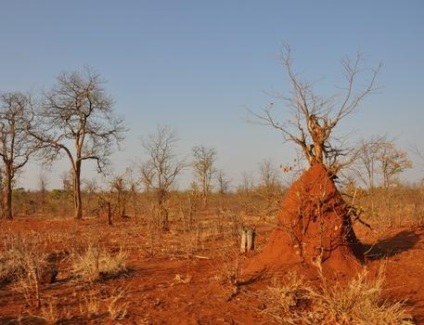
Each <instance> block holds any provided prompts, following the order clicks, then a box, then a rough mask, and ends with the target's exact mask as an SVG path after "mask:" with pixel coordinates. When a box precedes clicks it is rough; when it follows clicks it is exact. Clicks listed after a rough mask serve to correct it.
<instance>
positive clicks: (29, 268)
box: [0, 235, 47, 308]
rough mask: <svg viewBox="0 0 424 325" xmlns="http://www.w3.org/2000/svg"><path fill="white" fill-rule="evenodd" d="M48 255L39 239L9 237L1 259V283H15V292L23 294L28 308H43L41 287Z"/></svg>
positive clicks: (17, 236)
mask: <svg viewBox="0 0 424 325" xmlns="http://www.w3.org/2000/svg"><path fill="white" fill-rule="evenodd" d="M46 257H47V255H46V254H44V253H43V252H42V249H41V248H40V239H39V238H38V237H35V238H31V237H23V236H20V235H9V236H7V237H6V239H5V241H4V251H3V254H2V256H1V258H0V281H1V282H14V286H13V288H14V290H15V291H17V292H19V293H21V294H23V295H24V297H25V300H26V302H27V304H28V306H32V307H38V308H39V307H41V294H40V286H41V280H42V276H43V274H44V273H45V271H46V268H47V261H46Z"/></svg>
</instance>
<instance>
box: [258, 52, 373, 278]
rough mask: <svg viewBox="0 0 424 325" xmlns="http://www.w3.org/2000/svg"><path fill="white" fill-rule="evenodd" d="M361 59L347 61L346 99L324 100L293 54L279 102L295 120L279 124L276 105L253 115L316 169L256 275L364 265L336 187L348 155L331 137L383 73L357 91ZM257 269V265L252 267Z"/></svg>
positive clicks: (287, 201) (288, 205) (293, 192)
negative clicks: (297, 266) (294, 266)
mask: <svg viewBox="0 0 424 325" xmlns="http://www.w3.org/2000/svg"><path fill="white" fill-rule="evenodd" d="M361 61H362V60H361V56H360V55H358V56H357V57H356V59H355V60H354V61H351V60H349V59H346V60H344V61H343V68H344V76H345V79H346V86H345V88H342V90H343V91H344V92H343V93H342V94H338V95H335V96H331V97H328V98H326V97H323V96H319V95H317V94H316V93H315V92H314V89H313V87H312V84H310V83H307V82H303V81H301V80H300V78H299V76H298V75H297V74H296V73H295V72H294V69H293V64H292V59H291V52H290V48H289V47H286V48H285V52H284V55H283V64H284V67H285V68H286V70H287V73H288V79H289V82H290V84H291V86H292V90H291V92H290V93H289V94H288V95H286V96H280V97H281V98H282V100H283V101H284V102H285V103H286V104H287V107H288V108H289V109H290V112H291V115H292V118H291V119H288V120H287V121H286V122H285V123H280V122H278V121H277V120H276V118H275V116H274V115H273V113H274V111H273V108H274V105H273V104H271V105H270V106H269V107H268V108H266V109H265V110H264V112H263V113H262V114H255V113H253V114H254V115H255V116H256V117H257V118H258V119H259V121H260V122H261V123H262V124H265V125H270V126H272V127H273V128H275V129H277V130H278V131H280V132H281V134H282V135H283V137H284V139H285V141H291V142H294V143H296V144H297V145H298V146H299V147H300V148H301V149H302V152H303V154H304V157H305V158H306V159H307V161H308V162H309V165H310V166H311V167H310V168H309V169H308V170H307V171H305V172H304V173H303V175H302V176H301V177H300V179H298V180H297V181H296V182H295V183H294V184H293V185H292V186H291V188H290V189H289V190H288V192H287V193H286V195H285V198H284V200H283V203H282V209H281V212H280V214H279V216H278V219H279V224H278V227H277V229H275V231H274V233H273V235H272V236H271V238H270V240H269V242H268V245H267V246H266V247H265V248H264V250H263V252H262V254H261V255H260V256H259V257H258V258H257V260H256V261H255V262H254V267H253V268H254V269H256V270H258V268H261V267H262V268H263V267H265V268H267V267H271V268H272V267H276V266H278V265H281V263H291V262H293V261H295V260H298V261H299V258H300V261H301V262H302V263H305V262H306V263H308V264H310V265H314V266H316V267H317V268H318V269H319V271H320V273H322V271H323V268H322V266H323V265H324V264H325V265H326V266H328V267H329V268H330V269H332V270H335V271H347V272H348V271H349V270H350V269H352V265H351V263H350V261H351V260H355V259H356V260H359V261H361V262H362V261H363V260H364V255H363V247H362V245H361V243H360V242H359V241H358V239H357V238H356V235H355V233H354V231H353V228H352V219H351V215H350V213H349V211H352V210H351V209H350V208H349V206H348V205H347V204H346V203H345V202H344V200H343V198H342V196H341V194H340V193H339V192H338V190H337V188H336V186H335V184H334V180H333V179H334V176H335V175H336V174H337V172H338V171H339V170H340V168H341V167H343V166H344V165H345V164H347V163H350V161H348V160H346V159H345V161H344V162H341V161H339V158H340V157H341V156H345V155H346V154H347V152H346V150H345V149H343V148H341V147H337V146H336V145H335V144H334V140H336V139H334V138H331V135H332V132H333V130H334V129H335V127H336V126H337V125H338V124H339V122H340V121H341V120H342V119H343V118H345V117H347V116H348V115H350V114H351V113H353V112H354V111H355V110H356V109H357V108H358V107H359V104H360V103H361V102H362V100H363V99H364V98H365V97H366V96H367V95H368V94H371V93H372V92H373V91H374V90H375V86H374V84H375V80H376V77H377V75H378V71H379V67H378V68H377V69H376V70H373V71H372V73H371V79H370V81H369V82H368V83H367V84H366V86H365V87H364V88H360V89H359V90H358V89H357V79H358V75H359V72H360V71H361V69H360V66H361ZM252 265H253V264H252Z"/></svg>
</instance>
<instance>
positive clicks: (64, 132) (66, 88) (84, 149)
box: [33, 68, 126, 219]
mask: <svg viewBox="0 0 424 325" xmlns="http://www.w3.org/2000/svg"><path fill="white" fill-rule="evenodd" d="M103 85H104V81H103V80H101V78H100V75H99V74H97V73H94V72H93V71H92V70H91V69H89V68H85V69H84V70H83V71H81V72H79V71H74V72H70V73H66V72H65V73H62V74H61V75H59V77H58V78H57V83H56V85H55V86H54V87H53V88H52V89H51V90H50V91H49V92H48V93H46V94H45V96H44V100H43V103H42V105H41V109H40V112H39V114H38V115H39V117H40V123H41V125H42V127H40V128H39V129H38V130H36V132H33V136H34V137H35V138H36V139H38V140H39V141H41V142H43V143H44V144H45V145H48V147H49V150H48V151H46V152H45V157H46V158H47V159H50V160H54V159H56V158H58V157H59V156H61V155H65V156H66V157H67V158H68V159H69V162H70V164H71V170H72V176H73V195H74V207H75V218H77V219H81V218H82V211H83V209H82V200H81V170H82V164H83V162H84V161H87V160H93V161H96V163H97V167H98V171H99V172H101V171H103V167H104V166H105V165H106V164H107V162H108V161H107V158H108V157H109V155H110V154H111V152H112V149H113V148H114V146H115V145H118V144H119V143H120V142H121V141H122V140H123V134H124V132H125V131H126V129H125V127H124V126H123V120H122V119H121V118H119V117H117V116H116V114H115V112H114V110H113V100H112V98H111V97H110V96H108V95H107V94H106V91H105V89H104V88H103Z"/></svg>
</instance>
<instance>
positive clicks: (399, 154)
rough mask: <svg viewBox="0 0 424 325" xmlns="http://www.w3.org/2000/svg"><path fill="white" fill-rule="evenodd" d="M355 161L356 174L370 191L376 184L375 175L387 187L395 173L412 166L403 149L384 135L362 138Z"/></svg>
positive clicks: (397, 173)
mask: <svg viewBox="0 0 424 325" xmlns="http://www.w3.org/2000/svg"><path fill="white" fill-rule="evenodd" d="M358 157H359V159H358V161H357V164H356V165H357V175H359V178H360V179H361V180H362V181H363V183H364V184H365V185H367V186H368V187H369V188H370V190H371V191H373V189H374V188H375V186H376V181H377V177H378V178H379V180H380V181H381V183H380V184H381V185H382V186H383V187H384V188H385V189H387V188H388V187H389V186H390V185H391V184H392V183H393V181H394V179H395V178H396V176H397V175H399V174H400V173H402V172H403V171H405V170H406V169H409V168H411V167H412V162H411V160H409V159H408V157H407V153H406V152H405V151H402V150H399V149H397V148H396V146H395V143H394V140H390V139H387V137H386V136H380V137H374V138H372V139H371V140H370V141H367V140H363V141H362V144H361V146H360V150H359V156H358Z"/></svg>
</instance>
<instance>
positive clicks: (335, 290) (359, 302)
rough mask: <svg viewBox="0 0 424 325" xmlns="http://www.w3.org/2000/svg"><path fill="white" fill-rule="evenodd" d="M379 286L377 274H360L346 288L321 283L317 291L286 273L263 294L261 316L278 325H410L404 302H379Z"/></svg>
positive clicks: (380, 282) (380, 285) (381, 296)
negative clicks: (264, 302) (264, 300)
mask: <svg viewBox="0 0 424 325" xmlns="http://www.w3.org/2000/svg"><path fill="white" fill-rule="evenodd" d="M383 284H384V275H383V272H382V271H381V270H380V272H379V273H378V275H377V276H376V277H370V276H369V274H368V273H367V272H366V271H362V272H361V273H359V274H358V275H357V276H356V277H355V278H354V279H352V280H351V281H350V282H349V283H348V284H347V285H346V286H342V285H340V284H339V283H336V284H335V285H330V284H327V283H326V282H325V281H323V282H322V285H321V287H320V288H318V289H316V288H314V287H313V286H312V285H311V284H310V283H308V282H307V281H305V280H304V279H303V278H302V277H299V276H298V275H297V274H296V273H289V274H288V276H287V277H286V278H285V279H284V281H283V283H282V284H281V285H279V284H276V283H274V284H273V285H272V286H271V287H269V288H268V290H267V291H266V292H264V294H265V299H266V301H267V303H266V307H265V309H264V310H263V312H264V313H266V314H269V315H271V316H273V317H274V318H276V319H277V320H278V321H279V322H280V323H281V324H342V325H344V324H345V325H348V324H355V325H366V324H405V325H406V324H414V322H413V318H412V316H411V315H410V314H409V313H408V309H407V307H406V306H405V303H404V302H401V301H397V302H393V301H389V300H387V299H385V298H383V295H382V291H383Z"/></svg>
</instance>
